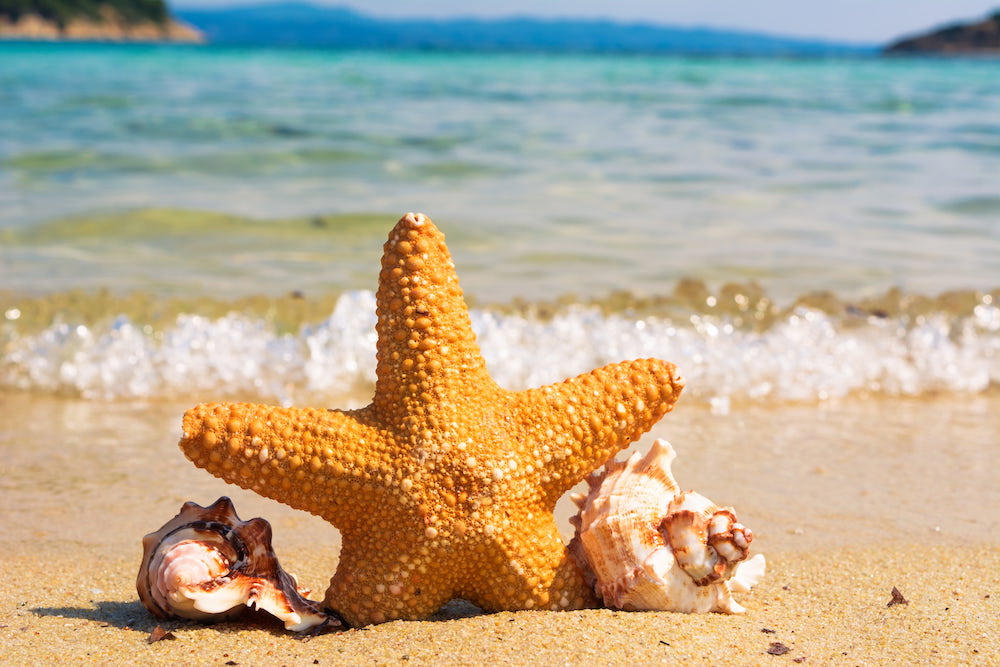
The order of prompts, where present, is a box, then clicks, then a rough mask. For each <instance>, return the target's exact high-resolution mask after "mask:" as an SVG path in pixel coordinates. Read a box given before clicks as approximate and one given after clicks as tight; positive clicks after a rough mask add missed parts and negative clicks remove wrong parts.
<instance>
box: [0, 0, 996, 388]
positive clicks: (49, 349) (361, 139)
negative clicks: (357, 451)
mask: <svg viewBox="0 0 1000 667" xmlns="http://www.w3.org/2000/svg"><path fill="white" fill-rule="evenodd" d="M0 34H2V35H3V36H4V39H3V40H2V41H0V108H2V109H3V113H2V114H0V290H2V294H0V299H2V302H0V315H2V319H0V327H2V328H0V344H2V346H3V347H2V348H0V349H2V350H3V355H4V356H3V358H2V360H0V386H4V387H8V388H14V389H30V390H33V391H43V392H56V393H60V392H62V393H68V394H70V395H83V396H94V397H117V396H125V397H128V396H159V395H177V394H184V393H186V392H188V391H192V390H193V389H192V388H194V389H196V390H197V391H202V390H205V391H213V390H214V391H225V392H230V393H232V394H242V393H248V392H249V393H255V394H260V395H264V396H269V397H272V398H275V397H276V398H279V399H280V400H283V401H286V402H289V401H293V400H300V399H301V398H302V397H303V396H306V395H311V394H314V393H317V392H318V393H320V394H322V395H329V394H335V395H341V394H343V395H351V396H354V395H357V396H364V394H365V391H366V388H367V387H368V386H369V382H370V377H371V373H372V368H373V364H374V355H373V351H372V349H373V348H372V344H373V342H372V339H371V331H370V329H371V322H372V317H373V304H372V302H371V293H372V291H373V290H374V288H375V282H376V278H377V268H378V257H379V255H380V252H381V244H382V242H383V241H384V238H385V234H386V232H387V231H388V230H389V228H390V227H391V226H392V224H393V223H394V221H395V220H396V219H397V218H398V217H399V216H400V215H401V214H402V213H405V212H406V211H411V210H413V211H422V212H424V213H426V214H427V215H429V216H431V217H432V218H433V219H434V220H435V221H436V222H437V223H438V225H439V226H440V227H441V228H442V230H443V231H444V232H445V233H446V235H447V237H448V241H449V247H450V248H451V250H452V253H453V254H454V256H455V259H456V263H457V265H458V268H459V275H460V278H461V280H462V285H463V287H464V289H465V292H466V294H467V296H468V299H469V301H470V303H472V304H473V306H474V321H475V323H476V326H477V330H478V331H480V339H481V342H482V344H483V347H484V351H485V353H486V354H487V356H488V360H489V361H490V362H491V367H497V371H496V372H497V373H498V375H499V376H500V379H501V381H502V383H506V384H508V385H510V386H521V385H528V384H537V383H541V382H544V381H550V380H553V379H557V378H560V377H563V376H566V375H571V374H573V373H575V372H580V371H583V370H587V369H588V368H590V367H591V366H592V365H594V364H595V363H599V362H604V361H614V360H618V358H619V357H623V356H629V357H631V356H638V354H639V353H644V354H645V353H648V354H651V355H656V356H665V357H666V358H671V359H674V358H679V359H680V360H681V361H684V362H686V365H687V366H688V367H689V368H691V369H692V370H690V371H688V372H687V373H686V375H688V377H689V379H690V377H691V376H692V374H693V375H695V376H696V377H702V378H704V379H705V382H704V383H700V384H699V383H695V384H693V385H690V386H692V387H693V389H692V392H691V393H692V394H693V395H694V396H695V400H699V399H703V400H705V401H709V402H711V401H715V403H713V405H717V406H725V405H728V403H727V402H728V401H729V400H731V399H732V400H750V401H760V400H765V401H766V400H770V399H777V400H788V399H794V400H807V401H814V400H823V399H825V398H828V397H831V396H840V395H847V394H854V393H859V392H861V393H864V392H869V393H871V392H873V393H879V394H885V393H887V394H892V395H898V394H906V395H911V394H915V395H923V394H926V393H928V392H936V391H942V390H943V391H947V392H954V391H961V392H966V391H974V392H980V391H987V390H989V389H990V388H991V387H995V386H996V383H997V378H998V377H1000V370H998V368H997V366H998V363H1000V362H998V361H997V359H998V355H997V349H998V346H1000V343H998V337H1000V333H998V331H1000V315H998V310H997V307H996V302H995V298H996V297H997V296H998V292H997V287H998V285H1000V259H998V258H1000V177H998V174H1000V76H997V73H998V67H1000V59H998V55H1000V13H998V11H997V8H995V7H994V6H993V3H991V2H988V1H987V2H975V1H972V0H968V1H961V2H958V1H956V2H949V3H941V2H911V1H904V0H897V1H893V2H890V1H885V2H880V3H877V4H876V5H872V3H870V2H864V3H862V2H860V1H858V2H844V3H838V4H836V5H835V6H834V5H830V6H817V5H815V4H814V3H801V2H792V1H791V0H768V1H761V2H755V3H742V2H735V1H725V2H715V3H711V4H695V3H647V2H639V1H635V2H618V3H614V4H613V5H611V4H608V3H598V2H574V3H569V2H555V1H553V2H541V3H539V2H534V3H506V4H502V5H498V4H496V3H485V2H472V3H470V2H465V3H457V2H447V1H444V0H441V1H439V2H432V3H421V5H420V6H419V8H415V6H414V5H412V4H411V3H403V2H394V1H392V0H384V1H382V2H365V3H361V2H353V3H344V2H341V3H330V4H318V3H317V4H300V3H278V4H275V3H255V4H248V3H237V2H228V1H215V0H200V1H199V0H187V1H186V2H183V3H181V2H178V3H177V4H176V5H170V6H167V5H165V4H163V3H162V2H160V1H159V0H113V1H110V2H98V1H97V0H80V1H78V2H70V1H67V0H58V1H56V0H0ZM540 338H543V339H544V338H550V339H552V340H556V341H559V342H560V345H561V348H560V349H559V350H558V352H557V353H556V354H554V355H553V354H549V355H548V356H545V357H544V358H543V357H538V356H537V355H538V354H540V352H537V351H535V349H536V345H535V342H536V341H538V340H539V339H540ZM220 350H222V351H220ZM225 350H230V351H231V352H230V353H229V354H231V357H227V356H226V353H225ZM193 354H204V355H205V356H206V358H208V357H212V358H214V359H215V360H216V361H215V362H213V363H214V364H215V365H217V366H218V367H219V368H218V370H213V371H212V372H211V373H207V374H205V376H204V377H199V378H198V379H197V380H196V379H195V378H194V371H193V370H192V364H188V363H184V362H183V361H182V360H183V359H189V358H191V355H193ZM213 355H215V356H214V357H213ZM220 355H221V356H220ZM762 358H763V359H766V360H767V363H762V362H761V359H762ZM227 365H228V366H233V365H238V366H239V368H240V369H242V370H240V371H239V372H237V373H236V374H235V375H233V374H232V373H231V372H229V371H225V370H222V369H223V368H224V367H226V366H227ZM707 384H711V385H712V386H711V387H710V388H709V387H707V386H706V385H707ZM698 387H702V388H698ZM359 388H360V389H359ZM699 392H701V393H700V394H699ZM359 400H360V399H359Z"/></svg>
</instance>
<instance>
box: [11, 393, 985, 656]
mask: <svg viewBox="0 0 1000 667" xmlns="http://www.w3.org/2000/svg"><path fill="white" fill-rule="evenodd" d="M191 402H196V401H190V402H184V403H177V404H163V403H142V402H121V403H99V402H94V401H81V400H76V399H56V398H51V397H38V396H31V395H26V394H0V457H2V461H3V465H2V470H3V473H2V475H0V501H2V503H3V508H4V509H3V512H2V513H0V535H2V536H3V549H2V550H0V663H2V664H51V663H52V662H54V661H60V662H70V663H74V664H76V663H88V662H91V663H96V664H121V663H135V664H163V665H173V664H206V665H223V664H240V665H250V664H252V665H260V664H283V665H299V664H301V665H312V664H320V665H329V664H378V663H393V664H397V663H399V662H401V661H407V664H428V663H434V664H482V663H494V664H529V663H530V664H538V663H544V664H566V663H577V662H582V661H584V660H587V661H590V662H596V663H599V664H615V663H626V662H629V663H651V662H673V661H681V660H685V661H689V662H690V663H692V664H737V665H741V664H780V663H782V662H792V663H793V664H863V665H864V664H886V663H889V662H894V663H897V664H907V663H911V664H914V663H920V664H955V663H964V664H983V665H987V664H996V663H997V662H998V661H1000V622H998V620H997V619H998V618H1000V484H998V483H997V481H996V480H997V476H996V461H997V460H998V459H1000V397H997V396H992V395H991V396H969V397H960V398H953V397H952V398H947V399H943V398H942V399H936V400H915V399H913V400H911V399H898V400H888V399H879V400H862V399H853V400H845V401H843V402H839V403H828V404H823V405H818V406H817V405H805V406H782V407H757V406H752V407H744V408H737V409H734V410H733V411H732V412H731V413H730V414H726V415H717V414H712V413H711V412H709V411H708V410H706V409H703V408H700V407H697V406H694V407H692V406H686V405H683V401H682V403H681V404H680V405H678V407H677V409H676V411H675V412H674V413H672V414H670V415H668V416H667V417H666V418H665V419H664V420H663V421H662V422H661V423H660V424H659V425H658V426H657V427H656V428H655V429H654V431H653V433H651V434H649V435H647V436H646V437H645V438H643V440H642V441H640V443H638V445H637V447H638V448H640V449H641V448H644V447H648V445H649V443H650V442H652V439H653V438H655V437H665V438H667V439H669V440H670V441H671V442H672V443H673V445H674V447H675V449H676V450H677V452H678V458H677V461H676V463H675V466H674V471H675V474H676V476H677V478H678V481H679V483H680V484H681V485H682V486H683V487H686V488H694V489H697V490H698V491H700V492H702V493H704V494H705V495H707V496H708V497H710V498H712V499H713V500H715V501H717V502H719V503H720V504H730V505H733V506H735V508H736V510H737V513H738V515H739V516H740V518H741V520H742V521H744V522H745V523H746V524H747V525H749V526H750V527H752V528H753V530H754V532H755V535H756V539H755V541H754V545H753V551H754V552H756V553H764V554H765V556H766V557H767V559H768V572H767V575H766V576H765V578H764V580H763V582H762V583H761V584H760V585H759V586H758V587H757V588H755V589H754V591H752V592H751V593H749V594H744V595H741V596H740V597H739V599H740V601H741V603H742V604H744V605H745V606H746V607H747V613H746V615H744V616H739V617H736V616H722V615H717V614H711V615H697V616H692V615H683V614H673V613H629V612H615V611H610V610H586V611H576V612H517V613H508V612H504V613H499V614H482V613H479V612H478V611H477V610H476V609H474V608H472V607H471V606H470V605H467V604H464V603H452V604H450V605H449V606H448V607H446V608H445V609H444V610H443V611H442V613H440V614H439V615H438V616H437V617H436V618H435V619H434V620H431V621H428V622H419V623H418V622H394V623H387V624H384V625H380V626H375V627H370V628H363V629H354V630H349V631H346V632H343V633H334V634H325V635H321V636H318V637H315V638H312V639H311V640H302V639H299V638H296V637H294V636H292V635H291V634H289V633H286V632H285V631H284V630H283V628H282V627H281V625H280V624H278V623H277V622H270V621H269V620H267V619H251V620H249V621H248V622H245V623H238V624H237V623H227V624H221V625H217V626H202V625H198V624H191V623H182V622H162V623H158V622H157V621H156V620H154V619H153V618H152V617H151V616H150V615H149V614H148V613H147V612H146V611H145V609H143V607H142V606H141V605H140V604H139V602H138V599H137V596H136V594H135V588H134V580H135V573H136V568H137V566H138V561H139V555H140V553H141V550H140V547H139V541H140V539H141V537H142V535H143V534H145V533H146V532H149V531H152V530H154V529H156V528H158V527H159V526H160V525H162V524H163V523H164V522H165V521H166V520H167V519H169V518H170V517H172V516H173V515H174V514H175V513H176V512H177V510H178V509H179V507H180V505H181V503H183V502H184V501H185V500H195V501H196V502H199V503H200V504H203V505H204V504H207V503H209V502H212V501H214V500H215V499H216V498H217V497H218V496H220V495H229V496H230V497H231V498H232V499H233V500H234V502H235V504H236V508H237V511H238V512H239V514H240V516H241V517H243V518H250V517H253V516H263V517H265V518H267V519H268V520H269V521H271V523H272V525H273V527H274V533H275V537H274V543H275V548H276V550H277V552H278V555H279V557H280V559H281V561H282V564H283V565H284V566H285V568H286V569H288V570H289V571H291V572H294V573H296V574H297V575H298V576H299V579H300V581H301V582H302V583H304V584H306V585H307V586H310V587H312V588H313V591H314V593H313V597H314V598H318V597H321V596H322V592H323V590H324V589H325V587H326V583H327V580H328V578H329V576H330V575H331V574H332V573H333V571H334V568H335V566H336V557H337V533H336V531H335V530H334V529H333V528H332V527H330V526H329V525H328V524H326V523H324V522H323V521H321V520H319V519H317V518H315V517H311V516H309V515H306V514H305V513H303V512H297V511H294V510H291V509H289V508H287V507H284V506H282V505H279V504H277V503H274V502H272V501H269V500H265V499H263V498H260V497H257V496H256V495H254V494H251V493H248V492H245V491H242V490H240V489H237V488H235V487H231V486H228V485H226V484H224V483H223V482H221V481H219V480H216V479H214V478H212V477H211V476H209V475H208V474H207V473H205V472H203V471H200V470H197V469H195V468H194V467H193V466H192V465H190V464H189V463H188V462H187V461H186V460H185V459H184V457H183V456H182V455H181V453H180V451H179V450H178V449H177V447H176V441H177V437H178V435H179V428H180V426H179V425H180V415H181V413H182V412H183V410H184V408H185V407H187V405H188V403H191ZM569 512H570V503H569V502H568V500H567V499H563V501H561V502H560V504H559V507H558V508H557V515H559V517H560V527H561V528H563V529H564V531H565V533H566V534H567V536H568V534H569V530H570V528H569V524H568V521H567V520H566V518H567V516H568V514H569ZM893 587H896V588H897V589H898V590H899V591H900V592H901V593H902V594H903V596H904V597H905V598H906V599H907V600H908V603H907V604H896V605H892V606H887V603H888V602H889V601H890V600H891V599H892V594H891V591H892V588H893ZM157 625H161V626H162V627H163V628H164V629H165V630H168V631H170V633H171V634H172V636H173V638H172V639H165V640H162V641H158V642H155V643H147V638H148V636H149V634H150V632H151V631H152V630H153V629H154V628H155V627H156V626H157Z"/></svg>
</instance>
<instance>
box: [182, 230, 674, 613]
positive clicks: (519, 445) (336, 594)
mask: <svg viewBox="0 0 1000 667" xmlns="http://www.w3.org/2000/svg"><path fill="white" fill-rule="evenodd" d="M377 303H378V308H377V314H378V324H377V325H376V331H377V333H378V355H377V358H378V366H377V370H376V374H377V381H376V385H375V397H374V399H373V400H372V402H371V404H369V405H368V406H367V407H364V408H361V409H359V410H347V411H340V410H323V409H313V408H306V409H302V408H281V407H272V406H263V405H250V404H241V403H237V404H232V403H210V404H203V405H199V406H197V407H195V408H193V409H191V410H189V411H188V412H187V414H185V415H184V436H183V438H182V439H181V442H180V446H181V448H182V449H183V450H184V453H185V454H186V455H187V457H188V458H189V459H191V461H193V462H194V464H195V465H197V466H199V467H202V468H205V469H206V470H208V471H209V472H211V473H212V474H213V475H216V476H218V477H221V478H222V479H224V480H226V481H227V482H232V483H234V484H238V485H240V486H242V487H243V488H245V489H252V490H254V491H256V492H257V493H260V494H261V495H264V496H267V497H269V498H274V499H275V500H278V501H280V502H283V503H286V504H288V505H290V506H292V507H295V508H298V509H303V510H306V511H308V512H311V513H313V514H316V515H318V516H321V517H323V518H324V519H326V520H327V521H329V522H330V523H332V524H333V525H334V526H336V527H337V528H338V529H339V530H340V532H341V538H342V547H341V552H340V563H339V566H338V567H337V571H336V574H334V576H333V579H332V580H331V582H330V588H329V589H328V590H327V593H326V605H327V606H328V607H330V608H332V609H335V610H336V611H338V612H339V613H340V614H341V615H342V616H343V617H344V618H345V620H347V621H348V622H349V623H351V624H352V625H365V624H369V623H379V622H382V621H388V620H392V619H422V618H426V617H427V616H429V615H430V614H432V613H433V612H434V611H436V610H437V609H438V608H440V607H441V605H443V604H444V603H445V602H447V601H448V600H450V599H452V598H462V599H465V600H468V601H470V602H472V603H474V604H476V605H478V606H479V607H481V608H483V609H485V610H487V611H495V610H502V609H507V610H516V609H577V608H582V607H587V606H595V605H596V604H597V600H596V598H595V597H594V593H593V591H592V590H591V588H590V587H589V586H587V584H586V582H585V581H584V578H583V576H582V575H581V573H580V571H579V570H578V569H577V566H576V564H575V563H574V562H573V559H572V558H570V557H569V556H568V554H567V551H566V548H565V546H564V545H563V542H562V539H561V538H560V536H559V531H558V529H557V527H556V523H555V519H554V517H553V515H552V511H553V508H554V507H555V504H556V501H557V500H558V499H559V497H560V496H562V495H563V494H564V493H565V492H566V491H567V490H569V489H570V488H571V487H572V486H574V485H575V484H576V483H577V482H579V481H581V480H582V479H583V478H584V477H585V476H586V475H587V474H588V473H590V472H591V471H593V470H594V469H595V468H598V467H599V466H601V465H602V464H603V463H604V462H605V461H607V460H608V459H609V458H611V457H612V456H614V454H615V453H616V452H618V451H619V450H621V449H622V448H623V447H625V446H626V445H628V444H629V443H630V442H632V441H633V440H635V439H637V438H638V437H639V436H641V435H642V434H643V433H644V432H646V431H648V430H649V429H650V428H651V427H652V426H653V424H655V423H656V422H657V421H658V420H659V419H660V418H661V417H662V416H663V415H664V414H665V413H666V412H668V411H669V410H670V409H671V408H672V407H673V404H674V402H675V401H676V400H677V396H678V394H679V393H680V391H681V389H682V388H683V381H682V380H681V378H680V376H678V375H677V372H676V369H675V368H674V366H673V365H672V364H669V363H667V362H664V361H660V360H658V359H644V360H639V361H631V362H626V363H621V364H611V365H608V366H604V367H603V368H598V369H597V370H594V371H591V372H590V373H586V374H584V375H580V376H578V377H576V378H572V379H570V380H565V381H563V382H560V383H557V384H553V385H548V386H545V387H539V388H537V389H529V390H526V391H507V390H505V389H502V388H501V387H499V386H498V385H497V384H496V382H494V381H493V379H492V378H491V377H490V375H489V373H488V372H487V370H486V364H485V362H484V361H483V357H482V355H481V354H480V351H479V347H478V345H477V344H476V337H475V334H474V333H473V331H472V325H471V321H470V319H469V312H468V308H467V306H466V305H465V301H464V299H463V297H462V291H461V289H460V288H459V286H458V276H457V275H456V273H455V266H454V264H453V263H452V261H451V256H450V254H449V253H448V249H447V247H446V246H445V242H444V235H443V234H442V233H441V232H440V231H438V229H437V228H436V227H435V226H434V223H432V222H431V220H430V219H429V218H426V217H424V216H423V215H420V214H407V215H406V216H404V217H403V218H402V219H401V220H400V221H399V222H398V223H397V224H396V227H395V228H394V229H393V230H392V232H391V233H390V235H389V240H388V241H387V242H386V244H385V247H384V254H383V256H382V271H381V273H380V274H379V289H378V295H377ZM543 342H544V341H539V343H540V344H541V343H543Z"/></svg>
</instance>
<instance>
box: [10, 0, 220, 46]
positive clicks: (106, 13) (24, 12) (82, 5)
mask: <svg viewBox="0 0 1000 667" xmlns="http://www.w3.org/2000/svg"><path fill="white" fill-rule="evenodd" d="M0 38H3V39H54V40H62V39H70V40H98V41H105V40H112V41H122V40H127V41H134V40H141V41H164V40H167V41H178V40H179V41H201V39H202V38H201V35H200V34H199V33H198V32H197V31H196V30H193V29H192V28H191V27H189V26H186V25H182V24H180V23H178V22H177V21H175V20H174V19H173V18H172V17H171V16H170V12H169V10H168V9H167V5H166V3H165V2H164V0H0Z"/></svg>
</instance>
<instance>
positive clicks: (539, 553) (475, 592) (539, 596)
mask: <svg viewBox="0 0 1000 667" xmlns="http://www.w3.org/2000/svg"><path fill="white" fill-rule="evenodd" d="M534 517H535V518H534V519H531V518H529V516H528V515H522V516H521V517H520V518H519V520H518V521H517V524H518V530H517V531H511V532H509V533H502V534H498V535H496V536H495V539H494V541H493V543H492V544H490V548H489V549H488V550H480V551H479V553H478V554H477V555H478V557H479V562H478V563H477V565H476V567H475V568H474V571H473V572H472V576H471V577H468V578H467V580H466V582H465V587H464V588H463V590H462V592H461V594H460V597H463V598H465V599H467V600H469V601H470V602H472V603H473V604H475V605H477V606H479V607H481V608H482V609H484V610H486V611H500V610H505V609H506V610H516V609H550V610H555V611H565V610H568V609H584V608H588V607H596V606H598V604H599V603H598V600H597V598H596V596H595V595H594V591H593V589H592V588H591V587H590V586H589V585H587V583H586V581H585V580H584V577H583V574H582V573H581V572H580V569H579V567H578V566H577V565H576V563H575V562H574V561H573V559H572V558H571V557H570V556H569V554H568V552H567V551H566V547H565V545H563V542H562V538H561V537H560V536H559V530H558V529H557V528H556V524H555V521H553V520H552V516H551V514H548V515H546V514H545V513H544V512H538V513H535V514H534Z"/></svg>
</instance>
